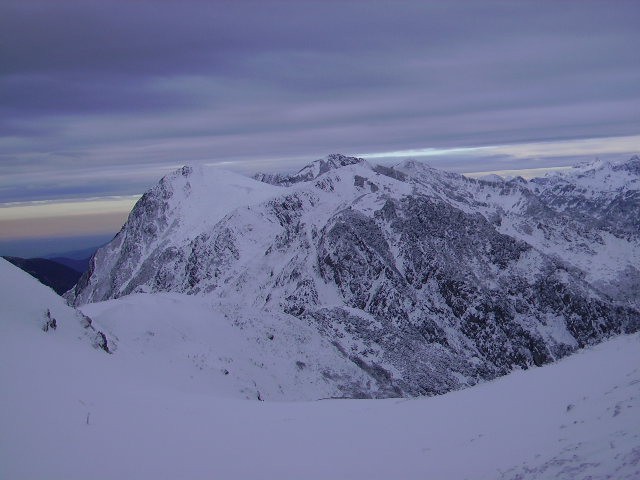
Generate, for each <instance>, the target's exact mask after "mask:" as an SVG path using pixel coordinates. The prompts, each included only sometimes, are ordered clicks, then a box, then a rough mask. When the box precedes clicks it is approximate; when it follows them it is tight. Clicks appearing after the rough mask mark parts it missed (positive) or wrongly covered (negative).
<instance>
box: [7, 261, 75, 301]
mask: <svg viewBox="0 0 640 480" xmlns="http://www.w3.org/2000/svg"><path fill="white" fill-rule="evenodd" d="M3 258H5V259H6V260H7V261H9V262H11V263H13V264H14V265H15V266H16V267H19V268H21V269H22V270H24V271H25V272H27V273H28V274H29V275H31V276H33V277H35V278H37V279H38V280H39V281H40V282H41V283H43V284H44V285H46V286H47V287H51V288H52V289H53V290H54V291H55V292H56V293H57V294H58V295H62V294H63V293H64V292H66V291H67V290H69V289H70V288H71V287H73V286H74V285H75V284H76V282H77V281H78V279H79V278H80V276H81V275H82V273H83V272H82V271H79V270H78V269H76V268H72V267H71V266H69V265H64V264H63V263H62V262H57V261H54V260H49V259H46V258H19V257H3ZM72 261H73V260H72ZM76 262H82V261H79V260H76ZM85 262H86V261H85Z"/></svg>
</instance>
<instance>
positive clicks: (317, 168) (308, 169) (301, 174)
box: [253, 153, 368, 187]
mask: <svg viewBox="0 0 640 480" xmlns="http://www.w3.org/2000/svg"><path fill="white" fill-rule="evenodd" d="M349 165H368V162H367V161H366V160H365V159H364V158H359V157H350V156H347V155H343V154H341V153H331V154H329V155H327V156H326V157H324V158H320V159H318V160H314V161H313V162H311V163H309V164H308V165H305V166H304V167H302V168H301V169H300V170H298V172H296V173H294V174H292V175H282V174H267V173H257V174H255V175H254V176H253V178H254V179H256V180H259V181H261V182H265V183H270V184H272V185H280V186H285V187H286V186H290V185H293V184H294V183H300V182H309V181H311V180H315V179H316V178H318V177H319V176H320V175H323V174H325V173H327V172H328V171H330V170H335V169H338V168H343V167H347V166H349Z"/></svg>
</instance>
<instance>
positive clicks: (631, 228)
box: [70, 155, 640, 396]
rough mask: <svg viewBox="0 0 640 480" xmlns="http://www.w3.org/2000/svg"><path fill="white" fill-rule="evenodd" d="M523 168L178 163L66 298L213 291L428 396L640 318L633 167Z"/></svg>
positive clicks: (345, 388) (639, 324)
mask: <svg viewBox="0 0 640 480" xmlns="http://www.w3.org/2000/svg"><path fill="white" fill-rule="evenodd" d="M638 163H640V160H639V159H638V158H637V157H635V158H634V159H631V160H630V161H628V162H625V163H621V164H616V165H611V164H591V165H589V166H583V167H580V168H577V169H574V170H573V171H571V172H569V173H568V174H562V175H557V176H554V177H548V178H545V179H538V180H533V181H531V182H527V181H525V180H523V179H521V178H516V179H512V180H510V181H504V180H502V179H491V180H487V181H483V180H474V179H468V178H465V177H463V176H460V175H456V174H452V173H447V172H442V171H438V170H435V169H431V168H429V167H426V166H424V165H422V164H419V163H416V162H405V163H403V164H400V165H398V166H396V167H393V168H389V167H376V166H371V165H369V164H368V163H367V162H366V161H364V160H361V159H357V158H353V157H345V156H342V155H331V156H329V157H327V158H326V159H323V160H320V161H317V162H314V163H313V164H311V165H309V166H308V167H305V168H304V169H302V170H301V171H300V172H298V173H297V174H295V175H288V176H282V175H280V176H273V175H272V176H265V175H262V176H257V177H256V178H257V179H258V180H261V181H255V180H251V179H247V178H244V177H240V176H237V175H233V174H229V173H225V172H219V171H214V170H209V171H205V170H202V169H200V170H198V169H190V168H183V169H182V170H180V171H178V172H176V173H174V174H173V175H171V176H168V177H166V178H164V179H163V180H162V181H161V182H160V183H159V184H158V185H157V186H156V187H155V188H153V189H152V190H151V191H149V192H147V193H146V194H145V195H144V196H143V197H142V199H141V200H140V201H139V202H138V204H137V205H136V206H135V207H134V209H133V211H132V212H131V215H130V217H129V220H128V221H127V223H126V224H125V226H124V227H123V228H122V230H121V231H120V233H119V234H118V235H117V236H116V237H115V239H114V240H113V241H112V242H111V243H110V244H109V245H107V246H105V247H104V248H102V249H101V250H99V251H98V252H97V253H96V255H95V256H94V258H93V260H92V266H91V269H90V271H89V272H87V274H85V276H84V277H83V278H82V279H81V281H80V282H79V283H78V285H77V287H76V289H75V291H73V292H72V294H71V295H70V300H71V301H72V302H74V303H76V304H82V303H86V302H93V301H99V300H105V299H109V298H116V297H119V296H123V295H127V294H129V293H132V292H159V291H176V292H182V293H188V294H198V295H210V296H212V297H215V298H216V299H218V300H219V301H220V303H221V304H222V303H224V304H225V305H234V304H235V305H243V306H247V305H250V306H251V307H252V308H253V309H255V310H256V311H265V312H270V314H273V313H276V314H281V315H287V316H293V317H296V318H297V319H298V320H299V322H304V324H305V325H308V326H311V327H312V328H314V329H316V330H317V332H318V335H321V336H322V337H324V338H325V339H327V340H329V341H330V343H331V344H332V345H333V347H335V349H336V350H337V351H338V352H339V353H340V355H342V356H344V357H345V358H347V359H349V360H350V361H351V362H353V364H355V365H356V366H357V367H359V368H360V369H361V371H362V372H364V374H365V375H366V376H367V378H369V381H368V382H362V381H360V382H358V383H357V384H356V383H354V382H350V380H349V379H348V378H329V377H330V376H329V377H328V378H326V380H327V381H329V382H335V383H336V384H338V385H339V387H340V390H341V391H342V392H343V393H344V395H345V396H405V395H421V394H437V393H443V392H446V391H450V390H453V389H457V388H461V387H464V386H467V385H471V384H474V383H476V382H478V381H481V380H486V379H491V378H494V377H496V376H499V375H503V374H505V373H507V372H509V371H511V370H512V369H514V368H527V367H529V366H532V365H542V364H545V363H548V362H551V361H553V360H555V359H557V358H560V357H562V356H564V355H567V354H568V353H570V352H572V351H574V350H575V349H577V348H580V347H582V346H585V345H588V344H592V343H595V342H598V341H599V340H601V339H603V338H605V337H607V336H610V335H613V334H617V333H621V332H630V331H635V330H637V329H638V328H640V313H639V311H638V306H639V305H640V298H639V294H638V292H640V288H638V286H639V285H640V275H639V272H638V268H639V267H638V266H639V265H640V242H639V238H640V228H639V225H638V218H640V204H639V199H638V190H639V189H638V185H639V183H638V182H639V178H640V177H639V171H640V168H638V166H637V164H638Z"/></svg>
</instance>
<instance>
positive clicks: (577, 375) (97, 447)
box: [0, 260, 640, 480]
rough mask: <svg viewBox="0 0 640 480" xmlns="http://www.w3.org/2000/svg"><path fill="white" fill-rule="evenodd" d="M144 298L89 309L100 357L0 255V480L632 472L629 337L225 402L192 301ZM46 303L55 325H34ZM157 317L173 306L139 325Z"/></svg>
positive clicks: (633, 363)
mask: <svg viewBox="0 0 640 480" xmlns="http://www.w3.org/2000/svg"><path fill="white" fill-rule="evenodd" d="M153 298H155V297H154V296H149V295H141V296H133V297H129V298H122V299H118V300H115V301H110V302H105V303H103V304H99V305H95V306H92V307H90V308H91V309H93V312H94V313H97V314H98V317H99V318H101V319H102V320H103V321H102V322H100V321H98V320H96V319H94V321H93V322H92V323H93V326H94V327H95V328H96V329H97V328H101V329H104V331H105V332H107V334H106V335H107V338H108V339H109V342H110V343H111V345H112V347H114V349H113V353H111V354H108V353H106V352H105V351H104V350H101V349H97V348H95V347H94V346H93V345H92V341H91V340H92V338H91V336H92V334H89V333H87V328H88V327H85V323H86V321H85V319H84V317H83V316H82V315H79V314H78V313H77V311H75V310H73V309H72V308H70V307H67V306H66V305H64V304H63V303H62V301H61V299H60V298H59V297H57V296H56V295H55V293H54V292H53V291H52V290H49V289H48V288H46V287H44V286H42V285H40V284H38V283H37V282H36V281H35V280H34V279H33V278H31V277H29V276H28V275H27V274H26V273H24V272H22V271H20V270H18V269H17V268H15V267H13V266H12V265H10V264H8V263H7V262H5V261H4V260H0V312H1V316H0V385H1V386H2V387H1V388H0V405H1V406H2V408H0V478H7V479H9V478H10V479H36V478H47V479H57V478H60V479H62V478H64V479H69V480H71V479H86V478H93V479H103V478H104V479H106V478H110V479H115V478H139V479H147V478H148V479H154V480H158V479H173V478H189V479H198V478H202V479H205V478H206V479H210V478H224V479H247V478H263V479H278V480H281V479H300V478H304V479H329V478H331V479H352V480H356V479H367V480H372V479H389V478H403V479H420V480H423V479H425V478H446V479H448V480H456V479H465V478H468V479H509V480H515V479H519V480H533V479H540V480H542V479H549V478H554V479H560V480H563V479H566V480H569V479H571V480H579V479H587V478H589V479H604V478H615V479H620V480H622V479H629V480H631V479H637V478H639V476H640V414H639V410H638V409H639V408H640V336H639V335H638V334H634V335H627V336H620V337H617V338H615V339H612V340H608V341H606V342H604V343H602V344H600V345H597V346H595V347H590V348H589V349H586V350H584V351H581V352H579V353H576V354H575V355H573V356H571V357H569V358H566V359H564V360H562V361H559V362H557V363H555V364H553V365H549V366H545V367H542V368H535V369H530V370H527V371H518V372H515V373H513V374H511V375H508V376H506V377H502V378H500V379H498V380H495V381H493V382H487V383H484V384H482V385H479V386H476V387H473V388H469V389H466V390H461V391H458V392H453V393H449V394H446V395H442V396H438V397H430V398H419V399H403V400H399V399H388V400H324V401H315V402H293V403H292V402H258V401H255V400H252V401H247V400H239V399H232V398H228V396H229V393H230V392H231V391H232V389H227V390H225V389H224V388H222V387H221V385H222V382H223V381H226V380H229V381H230V382H234V380H233V378H227V377H228V376H225V375H222V376H221V375H220V372H219V371H216V369H215V368H211V369H209V368H203V369H201V368H200V367H201V365H202V364H201V363H199V362H198V360H197V359H196V360H195V361H192V360H193V359H192V358H191V357H190V355H193V352H194V346H197V345H198V341H197V340H198V338H197V335H195V333H196V332H195V331H192V328H193V326H194V322H196V321H197V320H194V319H193V318H192V319H189V318H188V316H187V315H186V313H192V312H193V313H194V315H195V317H197V316H198V315H204V314H205V313H204V312H203V311H201V312H200V313H198V308H201V309H203V310H206V309H205V307H203V305H202V304H200V305H199V306H197V305H196V306H194V305H193V304H190V303H189V300H188V299H185V297H184V296H180V295H175V296H174V295H161V296H159V297H158V301H157V304H156V307H155V308H154V307H152V305H151V304H152V303H154V302H153ZM172 303H173V304H175V306H174V307H169V306H168V305H170V304H172ZM180 307H181V308H180ZM47 309H49V310H50V312H51V316H52V317H54V318H56V320H57V328H56V329H55V330H53V329H49V331H47V332H44V331H43V330H42V324H43V321H44V319H45V312H46V310H47ZM161 310H169V313H171V312H179V311H182V312H185V315H183V316H181V317H179V318H174V319H173V321H172V322H171V323H167V322H168V318H160V319H158V321H153V319H152V318H150V316H149V314H150V313H152V312H154V311H155V312H156V313H158V312H160V311H161ZM128 312H129V313H128ZM143 312H147V314H144V313H143ZM217 329H219V334H220V336H221V338H222V339H221V340H220V341H219V342H218V343H217V344H215V346H216V348H223V345H222V344H223V343H224V341H229V342H234V341H239V342H240V343H241V341H243V340H242V339H241V338H240V337H239V336H238V335H237V334H235V333H229V332H228V331H227V328H226V327H225V326H224V325H221V324H220V323H218V322H215V321H214V322H213V325H212V326H211V329H210V330H209V331H204V332H203V337H202V341H203V343H204V342H209V341H210V340H211V338H212V337H213V336H215V335H214V334H215V331H216V330H217ZM90 330H91V329H90ZM91 332H93V330H91ZM150 332H155V335H152V334H151V333H150ZM115 336H117V339H116V338H115ZM174 336H177V337H180V338H183V337H184V339H185V342H184V343H185V345H184V349H182V350H181V347H179V346H177V345H176V342H175V338H174ZM156 337H157V338H156ZM196 350H197V349H196ZM226 352H227V353H229V354H233V347H228V348H227V350H226ZM147 357H148V360H147V361H145V358H147ZM205 363H206V362H205ZM231 369H234V368H231ZM231 369H230V370H231ZM230 375H232V373H230ZM223 377H224V378H223ZM219 389H220V390H221V392H222V393H221V394H219V393H217V392H218V390H219Z"/></svg>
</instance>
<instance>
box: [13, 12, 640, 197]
mask: <svg viewBox="0 0 640 480" xmlns="http://www.w3.org/2000/svg"><path fill="white" fill-rule="evenodd" d="M638 5H639V4H638V3H637V2H633V1H629V2H627V1H624V0H619V1H616V2H604V1H601V2H590V1H577V0H576V1H565V2H551V1H548V2H546V1H545V2H540V1H536V2H503V1H496V2H490V1H483V2H477V1H474V2H471V1H469V2H444V1H443V2H427V1H407V2H382V1H362V2H357V1H348V2H347V1H344V2H338V1H322V2H311V1H282V2H275V1H260V2H248V1H235V2H231V1H225V0H222V1H213V2H204V1H181V2H177V1H176V2H172V1H153V2H150V1H149V2H125V1H113V0H112V1H107V0H103V1H100V2H97V1H96V2H94V1H86V0H83V1H74V2H71V1H55V0H47V1H30V0H20V1H5V2H3V3H2V5H0V175H1V176H2V177H3V178H4V179H5V180H4V181H3V182H0V201H9V200H12V199H17V197H22V198H20V199H26V198H24V197H25V196H28V195H38V192H40V193H39V195H40V196H44V195H76V194H80V190H82V195H85V194H86V193H87V190H91V189H93V191H94V192H96V193H105V194H108V193H133V192H134V191H137V190H139V189H140V188H141V185H142V183H141V182H142V180H141V178H142V177H141V176H136V175H134V176H132V177H131V178H130V180H127V179H128V178H129V177H128V176H127V175H126V170H125V169H126V168H127V165H130V164H135V165H136V168H140V166H143V167H144V166H145V165H146V166H147V171H148V172H149V175H151V172H157V171H158V169H162V168H165V167H168V166H170V165H174V164H181V163H189V162H197V161H218V160H228V161H234V160H237V161H248V160H252V161H260V160H264V161H265V162H267V161H268V160H269V161H275V160H278V159H282V160H291V159H293V158H299V159H303V160H307V159H311V158H315V157H317V156H319V155H324V154H326V153H329V152H331V151H343V152H346V153H354V152H359V151H391V150H400V149H410V148H420V147H430V146H433V147H455V146H474V145H495V144H504V143H518V142H530V141H536V140H550V139H571V138H587V137H602V136H616V135H631V134H636V133H638V132H640V128H639V127H640V115H639V114H638V112H639V111H640V108H639V107H640V93H639V90H640V89H638V87H637V86H638V85H639V84H640V67H639V66H640V53H639V50H638V48H637V45H639V44H640V35H639V33H638V28H637V25H638V20H640V7H639V6H638ZM252 165H253V164H252ZM265 166H266V163H265ZM258 167H259V164H258ZM113 168H120V169H121V170H122V175H121V177H122V178H120V179H119V180H118V181H117V182H116V181H112V180H110V179H111V178H112V177H109V176H108V175H107V176H106V177H105V176H104V175H101V172H102V171H103V170H105V169H106V170H109V171H110V170H111V169H113ZM64 169H74V170H80V171H81V172H82V175H79V177H81V178H82V179H83V180H82V183H80V181H75V180H73V179H70V180H69V181H68V182H66V183H65V182H61V183H57V184H53V183H52V182H47V180H46V179H47V178H51V177H48V175H49V174H52V173H53V172H57V173H58V174H59V173H60V171H61V170H62V171H64ZM481 169H482V168H480V167H479V168H476V169H474V170H481ZM36 173H37V174H38V175H39V176H38V177H36V176H33V177H31V178H32V181H31V183H30V184H28V185H30V186H31V187H30V189H26V190H25V188H24V186H25V184H24V181H25V179H26V178H29V175H30V174H36ZM92 173H93V177H92ZM101 177H102V178H101ZM56 178H59V175H58V176H56ZM74 178H77V177H74ZM92 178H93V180H92ZM105 178H106V179H105ZM145 181H147V182H148V181H151V178H148V179H147V180H145ZM116 186H117V187H116ZM112 188H113V189H115V190H117V191H112V190H111V189H112ZM27 192H28V193H27Z"/></svg>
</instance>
